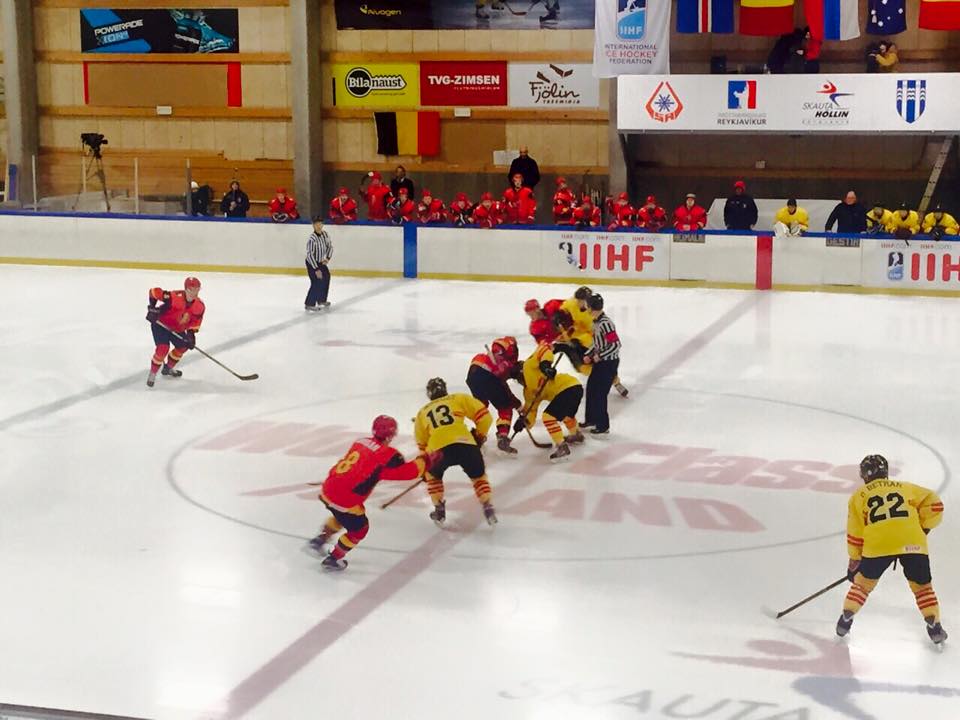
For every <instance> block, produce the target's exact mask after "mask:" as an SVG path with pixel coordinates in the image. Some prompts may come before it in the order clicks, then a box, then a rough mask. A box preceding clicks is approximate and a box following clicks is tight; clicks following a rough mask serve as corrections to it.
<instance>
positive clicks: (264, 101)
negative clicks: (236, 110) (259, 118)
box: [241, 65, 292, 108]
mask: <svg viewBox="0 0 960 720" xmlns="http://www.w3.org/2000/svg"><path fill="white" fill-rule="evenodd" d="M290 74H291V70H290V66H289V65H244V66H243V72H242V75H241V77H242V84H243V106H244V107H275V108H288V107H290V105H291V102H292V98H291V97H290V85H291V82H290Z"/></svg>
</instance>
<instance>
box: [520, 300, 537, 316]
mask: <svg viewBox="0 0 960 720" xmlns="http://www.w3.org/2000/svg"><path fill="white" fill-rule="evenodd" d="M539 309H540V301H539V300H537V299H536V298H531V299H530V300H527V302H525V303H524V304H523V311H524V312H527V313H528V312H533V311H534V310H539Z"/></svg>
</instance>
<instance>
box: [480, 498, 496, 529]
mask: <svg viewBox="0 0 960 720" xmlns="http://www.w3.org/2000/svg"><path fill="white" fill-rule="evenodd" d="M483 516H484V517H485V518H486V519H487V525H496V524H497V512H496V510H494V509H493V505H491V504H490V503H484V505H483Z"/></svg>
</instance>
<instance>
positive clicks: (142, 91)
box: [53, 63, 227, 108]
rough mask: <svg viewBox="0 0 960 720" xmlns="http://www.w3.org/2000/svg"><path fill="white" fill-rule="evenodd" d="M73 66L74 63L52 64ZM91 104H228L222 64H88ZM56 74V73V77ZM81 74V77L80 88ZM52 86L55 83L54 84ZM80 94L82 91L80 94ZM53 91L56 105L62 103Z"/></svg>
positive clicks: (212, 105)
mask: <svg viewBox="0 0 960 720" xmlns="http://www.w3.org/2000/svg"><path fill="white" fill-rule="evenodd" d="M53 67H54V68H55V69H58V68H62V69H67V70H70V69H73V68H75V67H76V66H73V65H55V66H53ZM88 68H89V69H88V72H89V78H90V104H91V105H95V106H101V107H156V106H157V105H172V106H174V107H219V108H223V107H226V105H227V68H226V66H225V65H184V64H174V63H170V64H164V65H157V64H126V63H123V64H120V63H91V64H90V65H89V66H88ZM55 77H56V76H55ZM82 79H83V78H82V74H81V77H80V80H81V87H82ZM54 86H56V85H55V83H54ZM81 95H82V93H81ZM58 98H59V96H58V95H57V94H56V92H54V102H53V104H56V105H80V104H83V98H82V97H81V98H80V100H79V102H77V101H76V99H75V100H74V101H73V102H64V101H62V100H59V99H58Z"/></svg>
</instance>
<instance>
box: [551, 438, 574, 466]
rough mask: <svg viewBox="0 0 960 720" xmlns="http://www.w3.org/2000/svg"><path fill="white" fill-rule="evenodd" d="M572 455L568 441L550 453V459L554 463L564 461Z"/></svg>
mask: <svg viewBox="0 0 960 720" xmlns="http://www.w3.org/2000/svg"><path fill="white" fill-rule="evenodd" d="M569 455H570V446H569V445H568V444H567V441H566V440H564V441H563V442H562V443H560V444H559V445H557V449H556V450H554V451H553V452H552V453H550V459H551V460H553V461H554V462H556V461H558V460H563V458H565V457H568V456H569Z"/></svg>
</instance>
